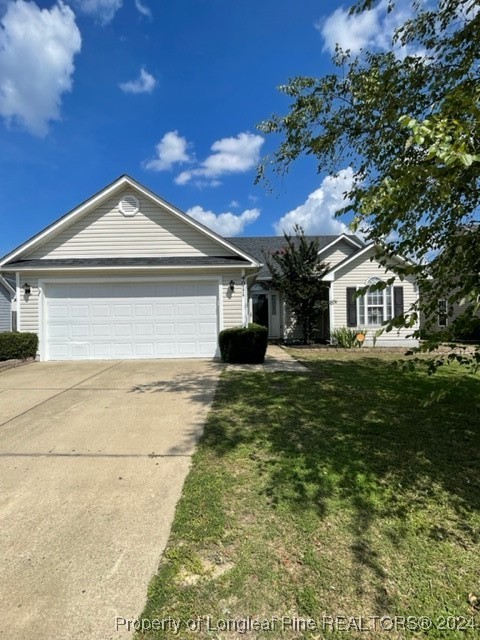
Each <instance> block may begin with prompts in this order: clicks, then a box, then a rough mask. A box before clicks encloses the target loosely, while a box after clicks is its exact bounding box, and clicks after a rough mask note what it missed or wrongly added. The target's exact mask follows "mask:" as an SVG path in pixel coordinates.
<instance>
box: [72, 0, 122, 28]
mask: <svg viewBox="0 0 480 640" xmlns="http://www.w3.org/2000/svg"><path fill="white" fill-rule="evenodd" d="M74 2H75V5H76V6H77V7H78V8H79V10H80V11H82V13H86V14H87V15H89V16H92V18H95V19H96V20H98V22H100V24H102V25H105V24H108V23H109V22H111V21H112V20H113V18H114V16H115V14H116V13H117V11H118V10H119V9H120V7H121V6H122V4H123V2H122V0H74Z"/></svg>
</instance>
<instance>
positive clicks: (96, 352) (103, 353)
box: [92, 343, 113, 360]
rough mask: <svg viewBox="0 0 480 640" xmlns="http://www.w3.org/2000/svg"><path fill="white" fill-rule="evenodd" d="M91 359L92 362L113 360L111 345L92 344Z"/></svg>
mask: <svg viewBox="0 0 480 640" xmlns="http://www.w3.org/2000/svg"><path fill="white" fill-rule="evenodd" d="M92 357H93V359H94V360H111V359H112V358H113V355H112V347H111V345H110V344H106V343H101V344H95V343H93V344H92Z"/></svg>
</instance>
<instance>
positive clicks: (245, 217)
mask: <svg viewBox="0 0 480 640" xmlns="http://www.w3.org/2000/svg"><path fill="white" fill-rule="evenodd" d="M187 214H188V215H189V216H192V218H195V220H198V221H199V222H201V223H202V224H204V225H205V226H206V227H208V228H209V229H212V231H215V232H216V233H218V234H220V235H222V236H238V235H239V234H240V233H242V231H243V229H244V228H245V227H246V225H247V224H251V223H252V222H255V220H256V219H257V218H258V216H259V215H260V209H245V211H244V212H243V213H240V214H238V215H235V214H234V213H230V211H227V212H226V213H219V214H218V215H216V214H215V213H213V211H206V210H205V209H203V208H202V207H200V206H198V205H197V206H196V207H192V208H191V209H189V210H188V211H187Z"/></svg>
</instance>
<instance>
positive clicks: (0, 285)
mask: <svg viewBox="0 0 480 640" xmlns="http://www.w3.org/2000/svg"><path fill="white" fill-rule="evenodd" d="M14 301H15V287H14V285H13V283H12V281H11V280H10V279H9V278H5V277H3V276H1V275H0V331H12V330H13V329H15V317H14V304H15V302H14Z"/></svg>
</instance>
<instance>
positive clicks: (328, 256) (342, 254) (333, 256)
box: [318, 240, 358, 269]
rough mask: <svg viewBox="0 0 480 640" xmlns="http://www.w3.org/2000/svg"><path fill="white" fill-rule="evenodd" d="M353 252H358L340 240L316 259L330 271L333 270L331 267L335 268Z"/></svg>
mask: <svg viewBox="0 0 480 640" xmlns="http://www.w3.org/2000/svg"><path fill="white" fill-rule="evenodd" d="M355 251H358V248H356V247H354V246H352V245H351V244H350V243H349V242H346V241H345V240H340V241H339V242H337V243H336V244H334V245H333V247H330V249H327V251H322V252H321V253H320V255H319V256H318V257H319V258H320V260H321V261H322V262H325V263H327V264H328V265H329V267H330V269H333V267H336V266H337V264H339V263H340V262H342V260H345V259H346V258H349V257H350V256H351V255H353V254H354V253H355Z"/></svg>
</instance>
